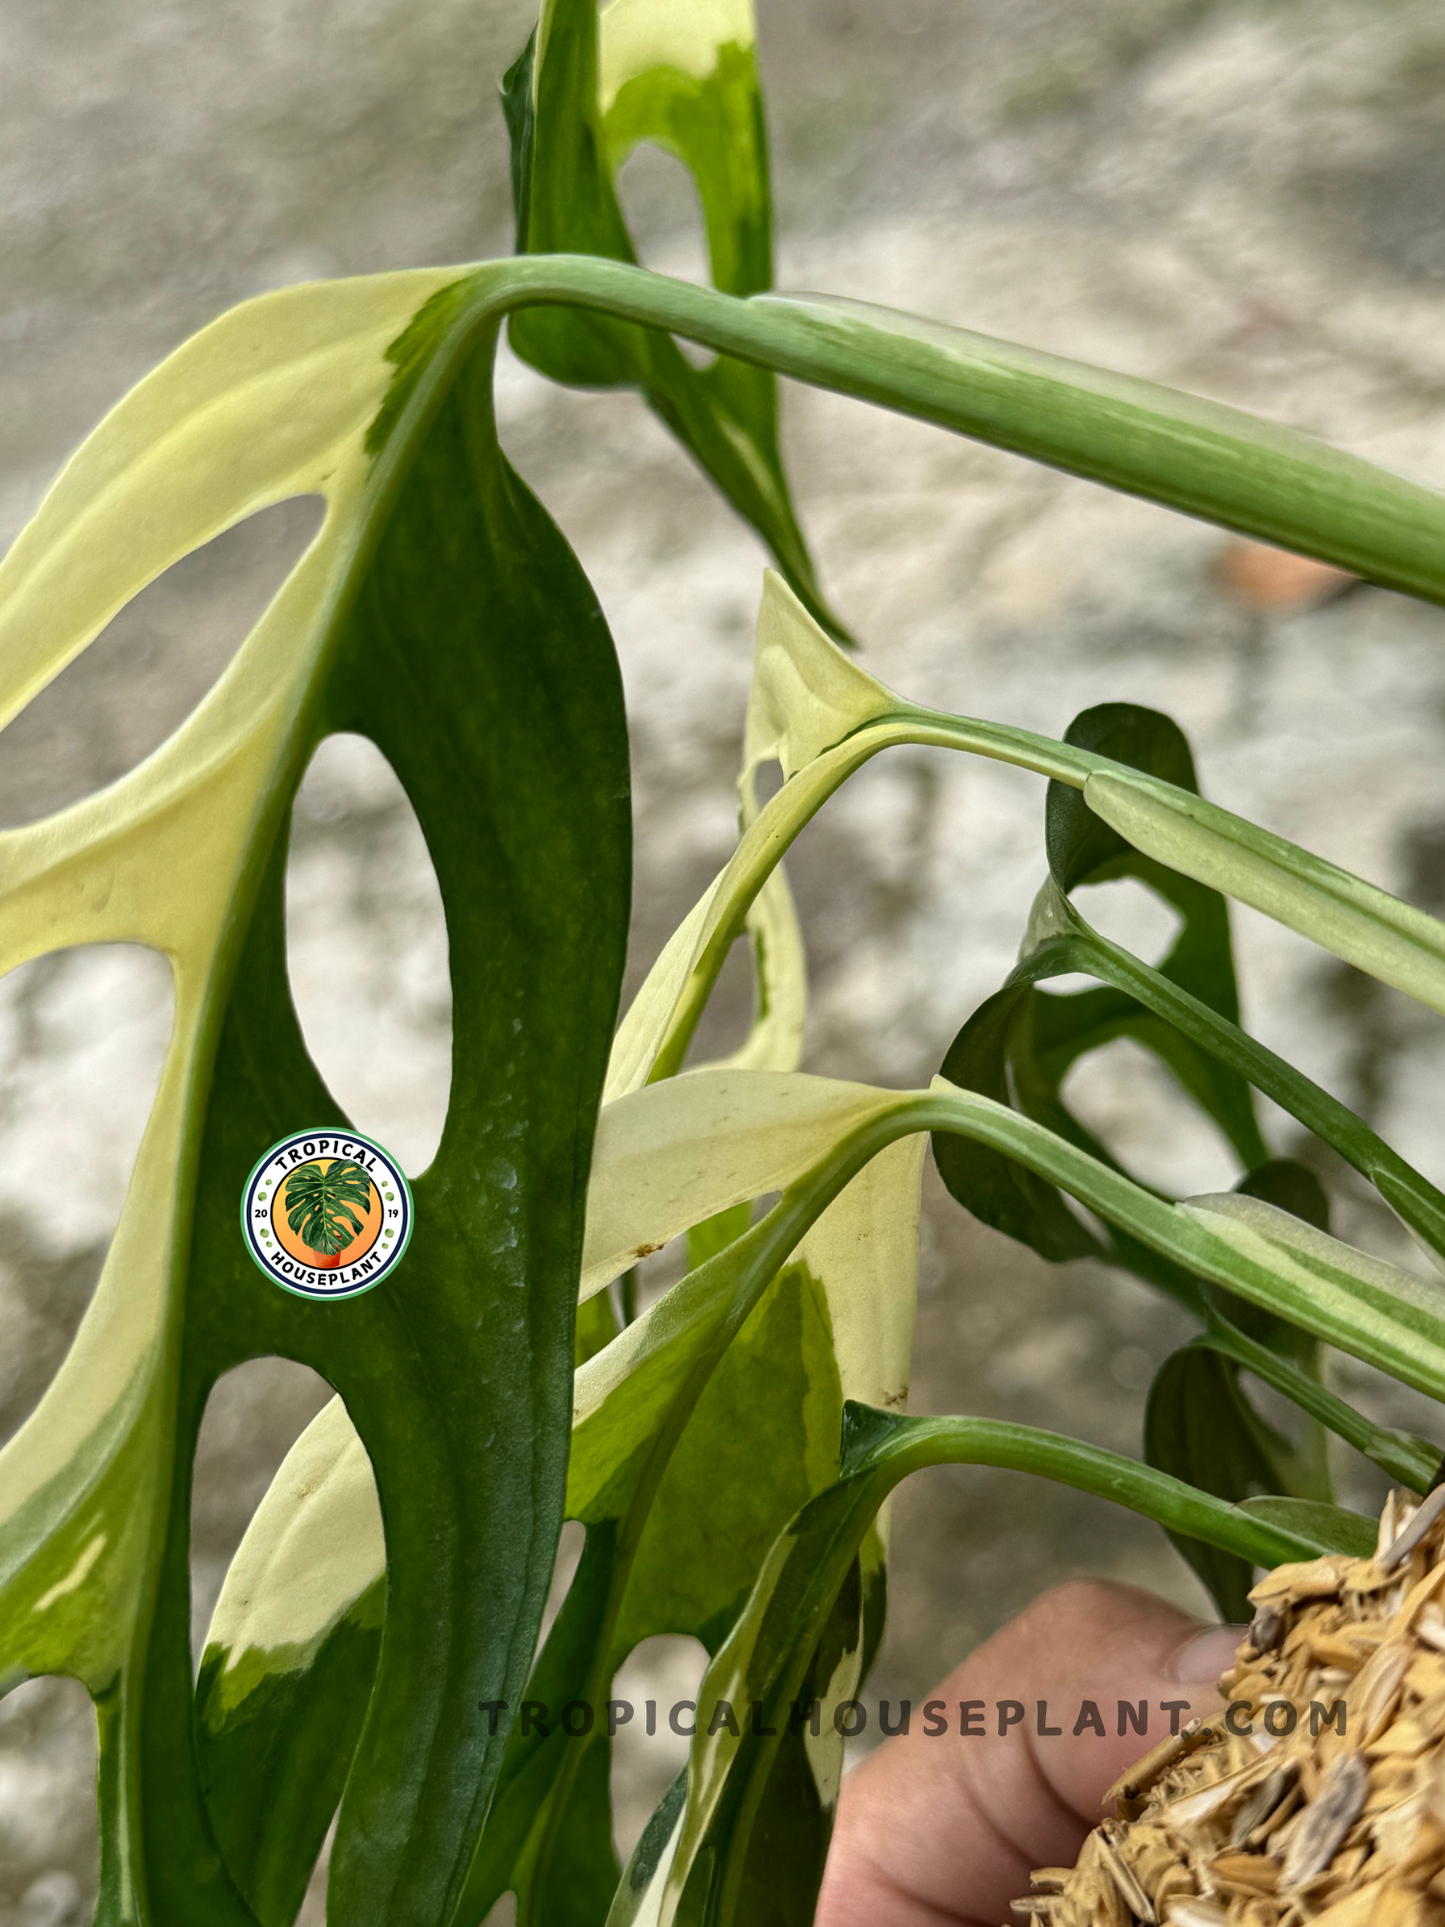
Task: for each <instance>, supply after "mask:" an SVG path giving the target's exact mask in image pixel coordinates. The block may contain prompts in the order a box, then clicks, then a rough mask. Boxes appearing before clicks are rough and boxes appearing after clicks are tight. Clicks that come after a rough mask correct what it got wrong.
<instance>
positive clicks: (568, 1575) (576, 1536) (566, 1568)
mask: <svg viewBox="0 0 1445 1927" xmlns="http://www.w3.org/2000/svg"><path fill="white" fill-rule="evenodd" d="M586 1539H587V1528H586V1526H584V1525H583V1524H581V1522H580V1521H579V1520H577V1519H564V1520H563V1521H562V1531H561V1535H560V1536H559V1538H558V1540H557V1558H556V1561H555V1563H554V1564H553V1567H552V1583H551V1585H550V1586H549V1587H548V1589H547V1603H546V1605H545V1606H544V1607H543V1608H542V1629H541V1631H540V1632H539V1633H538V1635H537V1650H538V1652H540V1651H541V1650H542V1647H543V1645H544V1644H545V1643H546V1639H547V1635H548V1633H549V1632H551V1630H552V1622H553V1620H554V1619H555V1618H556V1617H557V1615H558V1613H559V1612H561V1610H562V1602H563V1601H564V1600H565V1599H566V1597H567V1594H568V1593H569V1592H570V1591H571V1589H572V1581H573V1580H574V1579H575V1578H576V1577H577V1566H578V1562H579V1561H580V1560H581V1557H582V1547H583V1545H584V1544H585V1543H586Z"/></svg>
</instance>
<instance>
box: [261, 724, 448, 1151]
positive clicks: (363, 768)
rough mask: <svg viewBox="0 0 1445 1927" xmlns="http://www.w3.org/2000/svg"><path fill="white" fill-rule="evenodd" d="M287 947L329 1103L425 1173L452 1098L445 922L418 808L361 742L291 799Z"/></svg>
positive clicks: (314, 773)
mask: <svg viewBox="0 0 1445 1927" xmlns="http://www.w3.org/2000/svg"><path fill="white" fill-rule="evenodd" d="M286 947H287V963H288V969H289V971H290V977H291V995H292V998H293V1000H294V1002H295V1005H296V1013H297V1016H298V1018H299V1019H300V1023H301V1029H302V1033H303V1035H304V1036H305V1039H306V1047H307V1049H308V1050H309V1051H310V1053H311V1057H312V1060H313V1061H314V1063H315V1064H316V1066H317V1069H318V1070H319V1071H320V1072H321V1075H322V1077H323V1078H324V1079H325V1080H326V1083H327V1086H328V1088H329V1089H330V1091H331V1093H332V1095H333V1097H335V1099H336V1101H337V1103H338V1104H339V1105H340V1106H341V1108H342V1109H343V1110H344V1111H345V1112H346V1115H347V1116H348V1117H349V1118H350V1120H351V1122H352V1123H353V1124H354V1125H355V1127H356V1128H357V1130H359V1131H364V1132H366V1133H367V1134H368V1136H371V1137H374V1138H376V1139H377V1140H378V1142H380V1143H382V1144H384V1145H385V1146H386V1148H387V1149H388V1150H389V1151H391V1152H392V1153H393V1154H394V1155H395V1156H396V1157H397V1158H399V1159H400V1160H401V1163H402V1165H403V1167H404V1168H405V1169H406V1170H407V1171H408V1172H410V1173H413V1174H414V1173H416V1172H418V1171H421V1170H424V1169H425V1167H426V1166H427V1165H428V1164H430V1162H431V1160H432V1158H433V1157H434V1156H435V1155H436V1148H437V1145H438V1143H439V1142H440V1140H441V1133H442V1125H443V1123H444V1122H445V1120H446V1113H447V1101H448V1098H449V1095H450V1091H451V1051H452V998H451V981H450V978H449V976H448V968H447V930H446V916H445V913H444V911H443V909H442V899H441V890H440V888H439V887H438V884H437V879H436V872H435V870H434V869H433V868H432V861H431V857H430V855H429V853H428V851H427V847H426V839H425V837H424V836H423V835H422V831H421V825H420V824H419V823H418V822H417V819H416V812H415V810H413V808H412V806H411V803H410V801H409V799H408V797H407V794H406V791H405V790H404V789H403V788H402V786H401V783H400V781H399V780H398V778H397V776H396V773H395V771H394V770H393V769H392V767H391V765H390V763H388V762H387V760H386V758H385V757H384V756H383V755H382V753H381V751H380V750H379V749H378V748H377V747H376V745H375V744H374V743H371V742H369V741H367V740H366V739H365V738H364V737H361V736H353V735H336V736H328V737H327V738H326V740H325V741H324V742H323V743H322V744H321V745H320V747H319V748H318V749H317V751H316V754H315V756H314V757H313V758H312V761H311V765H310V768H309V769H308V770H307V772H306V776H305V779H304V780H303V782H302V784H301V787H300V789H299V791H298V792H297V796H296V805H295V811H294V815H293V818H292V829H291V851H290V858H289V862H288V865H287V871H286Z"/></svg>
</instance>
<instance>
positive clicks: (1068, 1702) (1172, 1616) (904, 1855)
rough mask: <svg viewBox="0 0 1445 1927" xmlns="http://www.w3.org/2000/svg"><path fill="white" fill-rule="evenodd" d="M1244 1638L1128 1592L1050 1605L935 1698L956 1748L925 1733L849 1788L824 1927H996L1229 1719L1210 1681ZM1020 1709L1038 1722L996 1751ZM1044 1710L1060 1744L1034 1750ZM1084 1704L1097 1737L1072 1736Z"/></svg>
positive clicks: (1117, 1589) (1078, 1589)
mask: <svg viewBox="0 0 1445 1927" xmlns="http://www.w3.org/2000/svg"><path fill="white" fill-rule="evenodd" d="M1243 1635H1244V1629H1243V1628H1242V1627H1237V1626H1234V1627H1231V1626H1212V1627H1210V1626H1203V1625H1201V1624H1200V1623H1199V1622H1198V1621H1197V1620H1194V1619H1191V1618H1190V1617H1189V1616H1188V1614H1187V1613H1182V1612H1180V1611H1179V1610H1178V1608H1177V1607H1174V1606H1170V1605H1167V1604H1166V1603H1165V1601H1164V1600H1162V1599H1156V1598H1155V1597H1154V1595H1153V1594H1152V1593H1147V1592H1141V1591H1139V1590H1138V1589H1137V1588H1136V1587H1133V1586H1118V1585H1112V1584H1106V1583H1103V1582H1096V1581H1087V1582H1080V1583H1076V1584H1072V1585H1067V1586H1060V1587H1058V1588H1057V1589H1056V1590H1054V1591H1053V1592H1047V1593H1045V1594H1044V1595H1043V1596H1042V1598H1040V1599H1037V1600H1035V1602H1034V1603H1033V1605H1032V1606H1030V1607H1029V1608H1028V1610H1027V1611H1026V1612H1024V1613H1021V1614H1020V1615H1019V1617H1018V1618H1017V1619H1015V1620H1013V1621H1012V1622H1011V1623H1010V1624H1009V1625H1007V1626H1005V1627H1004V1628H1003V1629H1002V1631H1001V1632H998V1633H995V1634H994V1636H993V1638H992V1639H990V1640H989V1641H988V1642H987V1643H986V1644H985V1645H983V1646H980V1647H979V1649H978V1651H977V1652H976V1653H973V1654H972V1655H971V1656H970V1657H969V1658H968V1659H966V1660H965V1661H964V1662H963V1664H962V1665H961V1666H960V1667H958V1668H957V1670H956V1671H955V1672H953V1673H950V1675H949V1676H948V1678H947V1679H946V1680H945V1681H944V1682H943V1684H942V1685H941V1686H939V1687H938V1688H937V1689H936V1694H937V1697H938V1698H939V1699H940V1700H943V1701H945V1702H946V1703H947V1707H948V1715H949V1725H948V1732H947V1734H945V1735H943V1736H940V1737H930V1736H929V1735H927V1734H926V1733H925V1732H924V1730H923V1727H922V1723H921V1721H919V1720H918V1719H917V1718H915V1719H914V1721H913V1723H912V1725H911V1728H910V1731H909V1732H908V1733H907V1734H906V1735H900V1736H899V1737H898V1738H897V1739H892V1740H887V1741H885V1742H884V1744H883V1745H882V1746H880V1747H879V1748H878V1750H877V1752H876V1753H873V1754H871V1755H870V1756H869V1758H868V1759H866V1760H865V1761H864V1762H863V1763H862V1764H861V1765H860V1766H859V1767H857V1768H856V1769H855V1770H854V1771H853V1772H852V1773H850V1774H849V1775H848V1776H847V1778H846V1779H845V1780H844V1782H843V1790H842V1793H841V1795H840V1797H839V1801H838V1818H837V1825H836V1827H835V1828H834V1833H833V1844H832V1849H831V1851H830V1852H829V1855H828V1865H827V1870H826V1872H825V1874H824V1876H823V1890H822V1893H821V1895H820V1896H819V1900H818V1911H817V1915H816V1923H815V1927H957V1924H958V1923H961V1922H968V1923H978V1927H999V1923H1000V1922H1003V1921H1007V1920H1008V1919H1009V1911H1008V1908H1009V1902H1010V1901H1011V1900H1015V1899H1017V1898H1019V1896H1020V1895H1023V1894H1026V1893H1027V1892H1028V1890H1029V1875H1030V1873H1031V1872H1032V1871H1033V1869H1034V1868H1035V1867H1049V1866H1054V1867H1058V1866H1071V1865H1072V1864H1073V1861H1074V1858H1075V1856H1076V1855H1077V1853H1078V1850H1079V1848H1080V1846H1081V1845H1082V1844H1083V1841H1084V1837H1085V1835H1086V1834H1087V1833H1088V1831H1089V1829H1090V1828H1091V1827H1093V1826H1095V1825H1097V1823H1098V1821H1099V1820H1100V1818H1101V1817H1102V1815H1101V1812H1100V1801H1101V1800H1102V1798H1103V1795H1104V1793H1105V1792H1106V1791H1107V1789H1108V1788H1109V1787H1110V1786H1111V1785H1112V1784H1113V1782H1114V1781H1115V1780H1117V1779H1118V1778H1119V1776H1120V1775H1121V1774H1122V1773H1123V1772H1124V1771H1125V1770H1126V1769H1127V1768H1128V1767H1129V1766H1130V1765H1131V1764H1132V1762H1133V1761H1135V1760H1137V1759H1139V1758H1141V1757H1142V1756H1143V1754H1144V1753H1146V1752H1147V1751H1148V1750H1149V1748H1150V1747H1152V1746H1154V1745H1156V1744H1157V1743H1158V1741H1159V1740H1160V1739H1162V1738H1165V1737H1167V1735H1168V1733H1169V1731H1170V1726H1171V1723H1172V1722H1173V1721H1175V1720H1176V1719H1177V1720H1179V1721H1184V1720H1188V1719H1191V1718H1193V1717H1194V1716H1195V1715H1197V1714H1204V1713H1212V1712H1214V1711H1216V1710H1217V1709H1218V1707H1219V1706H1220V1704H1221V1701H1220V1699H1219V1696H1218V1694H1217V1693H1216V1691H1215V1690H1214V1684H1215V1681H1216V1680H1217V1679H1218V1677H1219V1675H1220V1674H1221V1673H1222V1672H1224V1671H1225V1669H1226V1668H1227V1667H1228V1666H1229V1665H1231V1664H1232V1662H1233V1658H1234V1649H1235V1646H1236V1645H1237V1644H1238V1643H1239V1641H1240V1639H1241V1638H1242V1637H1243ZM1141 1699H1147V1700H1148V1702H1149V1729H1148V1733H1147V1736H1145V1737H1142V1738H1141V1737H1140V1736H1139V1735H1138V1734H1137V1733H1134V1732H1133V1731H1129V1732H1127V1733H1126V1734H1125V1736H1124V1737H1123V1738H1120V1737H1119V1735H1118V1732H1117V1726H1118V1724H1119V1723H1121V1722H1120V1721H1119V1718H1118V1713H1117V1708H1118V1702H1119V1701H1120V1700H1128V1701H1130V1702H1132V1703H1134V1704H1137V1702H1138V1701H1139V1700H1141ZM967 1700H975V1701H978V1700H981V1701H983V1702H985V1705H984V1709H983V1712H984V1715H985V1717H984V1721H983V1723H984V1727H985V1731H984V1732H983V1733H982V1734H980V1735H976V1736H970V1737H966V1738H965V1737H962V1736H960V1733H959V1725H960V1719H959V1704H960V1702H961V1701H967ZM1009 1700H1012V1701H1016V1702H1022V1704H1023V1705H1024V1707H1025V1708H1026V1709H1027V1713H1026V1716H1025V1717H1024V1718H1023V1719H1022V1720H1020V1721H1019V1722H1018V1723H1016V1724H1012V1725H1010V1726H1009V1728H1008V1730H1007V1732H1006V1733H1004V1734H1003V1735H1002V1737H1001V1736H1000V1734H999V1723H1000V1720H999V1715H998V1714H997V1712H996V1710H995V1709H996V1704H997V1702H999V1701H1009ZM1041 1700H1042V1701H1045V1702H1047V1705H1048V1708H1049V1712H1048V1720H1049V1722H1050V1723H1051V1724H1052V1725H1056V1726H1059V1727H1062V1729H1063V1731H1062V1734H1061V1735H1060V1736H1058V1737H1049V1738H1041V1737H1040V1736H1039V1734H1038V1731H1037V1728H1038V1725H1039V1724H1040V1721H1039V1719H1038V1715H1037V1711H1036V1709H1037V1705H1038V1702H1039V1701H1041ZM1085 1701H1092V1702H1093V1704H1094V1706H1095V1707H1096V1708H1097V1709H1098V1711H1099V1713H1100V1715H1101V1717H1102V1724H1103V1725H1104V1733H1103V1734H1102V1735H1100V1734H1099V1733H1098V1732H1096V1731H1094V1730H1092V1729H1091V1728H1089V1727H1087V1726H1086V1727H1085V1729H1084V1730H1083V1731H1082V1732H1081V1733H1079V1734H1078V1735H1077V1736H1076V1735H1075V1734H1074V1732H1073V1730H1072V1729H1073V1727H1074V1726H1075V1724H1076V1723H1077V1722H1078V1720H1079V1717H1080V1715H1079V1709H1080V1707H1081V1706H1082V1704H1083V1703H1084V1702H1085ZM1164 1701H1172V1702H1174V1703H1175V1706H1174V1711H1173V1712H1162V1711H1161V1702H1164ZM1180 1701H1187V1702H1188V1704H1187V1706H1184V1707H1180V1706H1179V1704H1178V1703H1179V1702H1180ZM1005 1717H1007V1716H1005Z"/></svg>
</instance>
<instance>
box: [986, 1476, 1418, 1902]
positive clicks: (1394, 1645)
mask: <svg viewBox="0 0 1445 1927" xmlns="http://www.w3.org/2000/svg"><path fill="white" fill-rule="evenodd" d="M1250 1599H1251V1601H1252V1602H1253V1604H1254V1606H1255V1609H1256V1610H1255V1617H1254V1621H1253V1623H1252V1625H1251V1626H1250V1629H1249V1634H1248V1637H1247V1638H1246V1639H1245V1640H1244V1642H1243V1644H1242V1645H1241V1646H1240V1647H1239V1648H1238V1650H1237V1652H1236V1655H1235V1662H1234V1665H1233V1667H1232V1668H1231V1670H1230V1671H1229V1672H1227V1673H1225V1674H1224V1676H1223V1677H1222V1679H1221V1680H1220V1683H1219V1690H1220V1692H1221V1694H1222V1695H1223V1696H1224V1698H1225V1700H1226V1702H1227V1703H1230V1704H1235V1703H1241V1702H1242V1703H1247V1705H1248V1706H1249V1707H1251V1708H1252V1709H1253V1711H1252V1723H1253V1731H1252V1732H1250V1733H1248V1734H1236V1733H1233V1732H1231V1731H1230V1730H1229V1728H1228V1727H1227V1725H1226V1723H1225V1721H1226V1714H1227V1713H1228V1711H1229V1704H1227V1705H1226V1707H1225V1709H1224V1710H1223V1711H1221V1712H1220V1713H1218V1714H1216V1715H1214V1716H1212V1717H1211V1718H1209V1719H1207V1720H1204V1721H1200V1722H1195V1723H1194V1724H1193V1725H1192V1726H1190V1727H1186V1728H1185V1729H1184V1731H1183V1732H1182V1733H1181V1734H1180V1735H1179V1737H1178V1738H1177V1739H1174V1740H1167V1741H1165V1742H1164V1744H1163V1745H1162V1746H1159V1747H1156V1748H1155V1749H1154V1751H1153V1752H1152V1753H1150V1754H1147V1755H1146V1756H1145V1758H1144V1759H1143V1760H1141V1761H1140V1762H1139V1763H1138V1765H1136V1766H1135V1767H1134V1768H1133V1769H1132V1770H1131V1771H1130V1772H1129V1773H1128V1774H1126V1775H1125V1776H1124V1778H1123V1779H1122V1780H1121V1781H1119V1782H1118V1784H1117V1785H1116V1786H1114V1787H1113V1788H1111V1789H1110V1792H1109V1794H1108V1796H1106V1801H1105V1807H1106V1810H1109V1809H1112V1817H1111V1818H1109V1819H1107V1820H1105V1821H1104V1823H1103V1824H1102V1826H1099V1827H1097V1828H1095V1830H1094V1832H1093V1833H1091V1834H1090V1835H1089V1837H1088V1839H1087V1840H1086V1841H1085V1842H1084V1846H1083V1850H1082V1851H1081V1853H1080V1855H1079V1858H1078V1861H1077V1863H1076V1864H1075V1865H1074V1866H1073V1867H1067V1868H1065V1867H1044V1868H1041V1869H1040V1870H1039V1871H1038V1872H1037V1873H1035V1874H1034V1876H1033V1886H1034V1892H1033V1894H1032V1895H1030V1896H1029V1897H1028V1898H1027V1899H1025V1900H1019V1901H1015V1902H1014V1912H1015V1914H1016V1915H1021V1916H1024V1917H1026V1918H1030V1919H1031V1920H1032V1921H1037V1922H1038V1923H1039V1927H1131V1923H1133V1922H1135V1921H1137V1922H1141V1923H1144V1924H1145V1927H1154V1923H1168V1924H1169V1927H1303V1923H1305V1922H1310V1923H1319V1927H1445V1490H1441V1491H1440V1492H1437V1493H1434V1494H1432V1495H1431V1497H1430V1498H1429V1499H1427V1500H1426V1501H1425V1503H1424V1504H1423V1505H1420V1504H1418V1503H1417V1502H1416V1501H1415V1500H1414V1499H1413V1498H1409V1497H1407V1496H1406V1495H1405V1494H1404V1493H1400V1492H1395V1493H1392V1494H1391V1495H1390V1497H1389V1499H1388V1500H1387V1502H1386V1505H1385V1510H1384V1512H1383V1513H1382V1515H1381V1518H1380V1530H1379V1538H1378V1541H1377V1544H1376V1549H1375V1554H1374V1557H1373V1558H1370V1559H1352V1558H1350V1557H1348V1556H1346V1555H1344V1554H1332V1555H1330V1556H1329V1557H1327V1558H1323V1559H1314V1560H1310V1561H1309V1562H1308V1563H1304V1564H1298V1565H1286V1566H1279V1567H1277V1568H1276V1569H1275V1570H1274V1571H1273V1572H1272V1573H1270V1574H1269V1575H1268V1577H1267V1578H1265V1579H1264V1580H1262V1581H1261V1582H1260V1584H1259V1585H1258V1586H1256V1587H1255V1589H1254V1591H1253V1592H1252V1593H1251V1594H1250ZM1279 1700H1283V1701H1285V1702H1287V1704H1288V1705H1289V1706H1290V1707H1293V1708H1294V1709H1295V1713H1296V1720H1297V1723H1296V1725H1295V1727H1294V1730H1293V1732H1292V1733H1289V1734H1287V1735H1285V1734H1283V1733H1281V1734H1280V1735H1279V1736H1276V1737H1273V1738H1272V1737H1271V1736H1270V1735H1269V1734H1268V1733H1267V1732H1265V1731H1264V1730H1263V1720H1264V1709H1265V1708H1266V1707H1267V1706H1268V1705H1269V1703H1270V1702H1271V1701H1279ZM1336 1701H1343V1702H1344V1708H1345V1713H1344V1727H1345V1731H1344V1734H1343V1736H1342V1735H1341V1734H1340V1733H1339V1731H1338V1730H1337V1729H1338V1723H1339V1722H1338V1717H1336V1720H1335V1723H1334V1724H1333V1725H1332V1724H1329V1723H1327V1722H1326V1719H1325V1718H1324V1716H1323V1714H1321V1715H1318V1716H1316V1720H1315V1725H1316V1726H1317V1727H1318V1731H1316V1732H1312V1731H1311V1718H1310V1712H1309V1708H1310V1705H1311V1703H1312V1702H1314V1703H1316V1704H1318V1705H1319V1706H1320V1707H1321V1708H1324V1709H1329V1708H1332V1707H1333V1705H1334V1703H1335V1702H1336ZM1246 1717H1247V1716H1246V1714H1245V1712H1244V1710H1243V1707H1242V1706H1241V1710H1240V1711H1238V1712H1236V1713H1235V1714H1234V1720H1235V1723H1236V1725H1244V1724H1245V1721H1246ZM1270 1717H1271V1719H1272V1720H1273V1722H1274V1724H1275V1725H1276V1726H1278V1727H1281V1728H1282V1727H1284V1726H1285V1725H1286V1724H1287V1720H1288V1716H1287V1714H1286V1713H1285V1712H1284V1711H1283V1710H1281V1711H1280V1712H1278V1713H1276V1714H1272V1715H1271V1716H1270Z"/></svg>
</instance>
